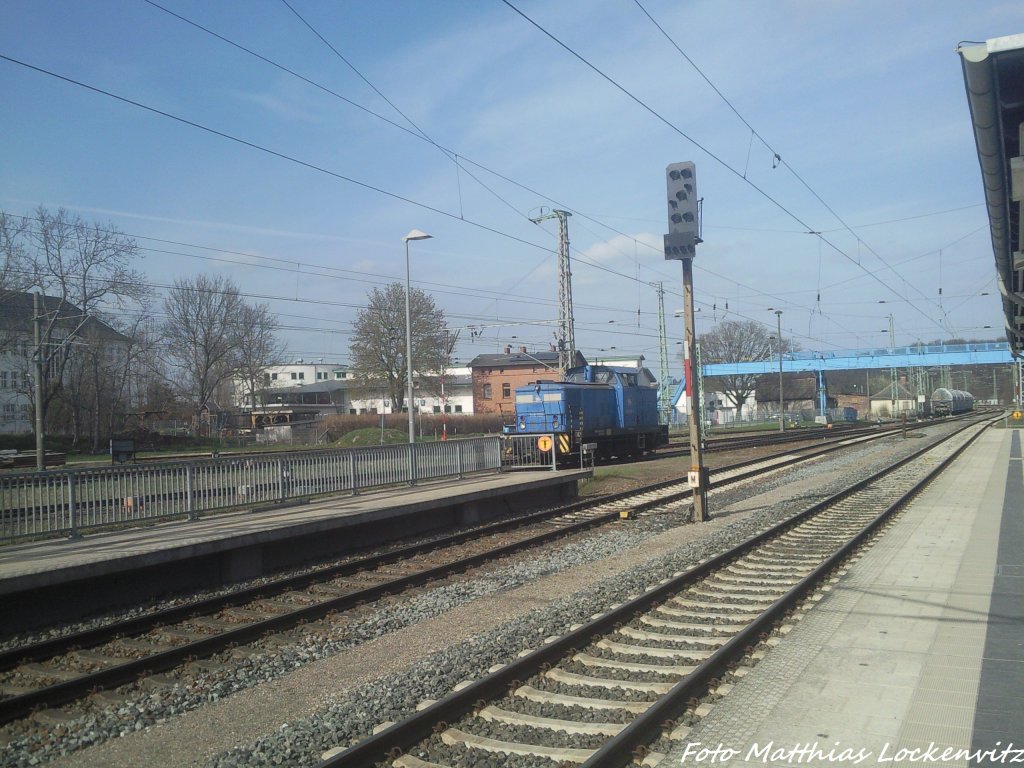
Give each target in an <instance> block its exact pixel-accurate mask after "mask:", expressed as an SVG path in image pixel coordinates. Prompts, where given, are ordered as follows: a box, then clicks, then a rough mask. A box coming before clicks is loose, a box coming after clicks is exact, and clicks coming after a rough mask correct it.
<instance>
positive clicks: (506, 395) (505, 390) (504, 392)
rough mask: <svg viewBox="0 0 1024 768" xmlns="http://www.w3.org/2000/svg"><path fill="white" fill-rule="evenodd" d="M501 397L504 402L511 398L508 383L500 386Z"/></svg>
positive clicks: (510, 387) (510, 388)
mask: <svg viewBox="0 0 1024 768" xmlns="http://www.w3.org/2000/svg"><path fill="white" fill-rule="evenodd" d="M501 396H502V397H504V398H505V399H506V400H507V399H508V398H510V397H512V385H511V384H509V383H508V382H505V383H504V384H502V385H501Z"/></svg>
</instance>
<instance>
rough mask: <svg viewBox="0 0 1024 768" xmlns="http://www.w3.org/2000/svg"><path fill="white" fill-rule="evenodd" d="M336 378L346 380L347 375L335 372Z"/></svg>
mask: <svg viewBox="0 0 1024 768" xmlns="http://www.w3.org/2000/svg"><path fill="white" fill-rule="evenodd" d="M334 378H336V379H344V378H345V374H344V373H342V372H341V371H335V372H334Z"/></svg>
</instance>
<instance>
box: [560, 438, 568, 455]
mask: <svg viewBox="0 0 1024 768" xmlns="http://www.w3.org/2000/svg"><path fill="white" fill-rule="evenodd" d="M558 450H559V451H560V452H561V453H568V452H569V436H568V435H559V436H558Z"/></svg>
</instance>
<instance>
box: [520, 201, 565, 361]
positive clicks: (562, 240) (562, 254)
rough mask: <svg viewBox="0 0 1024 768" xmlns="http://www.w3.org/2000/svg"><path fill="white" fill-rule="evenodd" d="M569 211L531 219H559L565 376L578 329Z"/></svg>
mask: <svg viewBox="0 0 1024 768" xmlns="http://www.w3.org/2000/svg"><path fill="white" fill-rule="evenodd" d="M570 216H572V214H571V213H569V212H568V211H558V210H555V211H551V213H542V214H541V215H540V216H536V217H534V218H532V219H530V221H532V222H533V223H534V224H539V223H540V222H542V221H544V220H545V219H558V332H559V335H558V371H559V373H560V374H561V375H562V377H563V378H564V377H565V372H566V370H567V369H569V368H572V366H573V361H574V360H575V359H576V330H575V321H574V320H573V316H572V269H571V268H570V265H569V217H570Z"/></svg>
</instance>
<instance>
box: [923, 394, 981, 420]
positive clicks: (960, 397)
mask: <svg viewBox="0 0 1024 768" xmlns="http://www.w3.org/2000/svg"><path fill="white" fill-rule="evenodd" d="M931 402H932V415H933V416H956V415H957V414H959V413H967V412H968V411H973V410H974V395H972V394H971V393H970V392H963V391H961V390H959V389H946V388H945V387H942V388H940V389H936V390H935V391H934V392H932V399H931Z"/></svg>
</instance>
